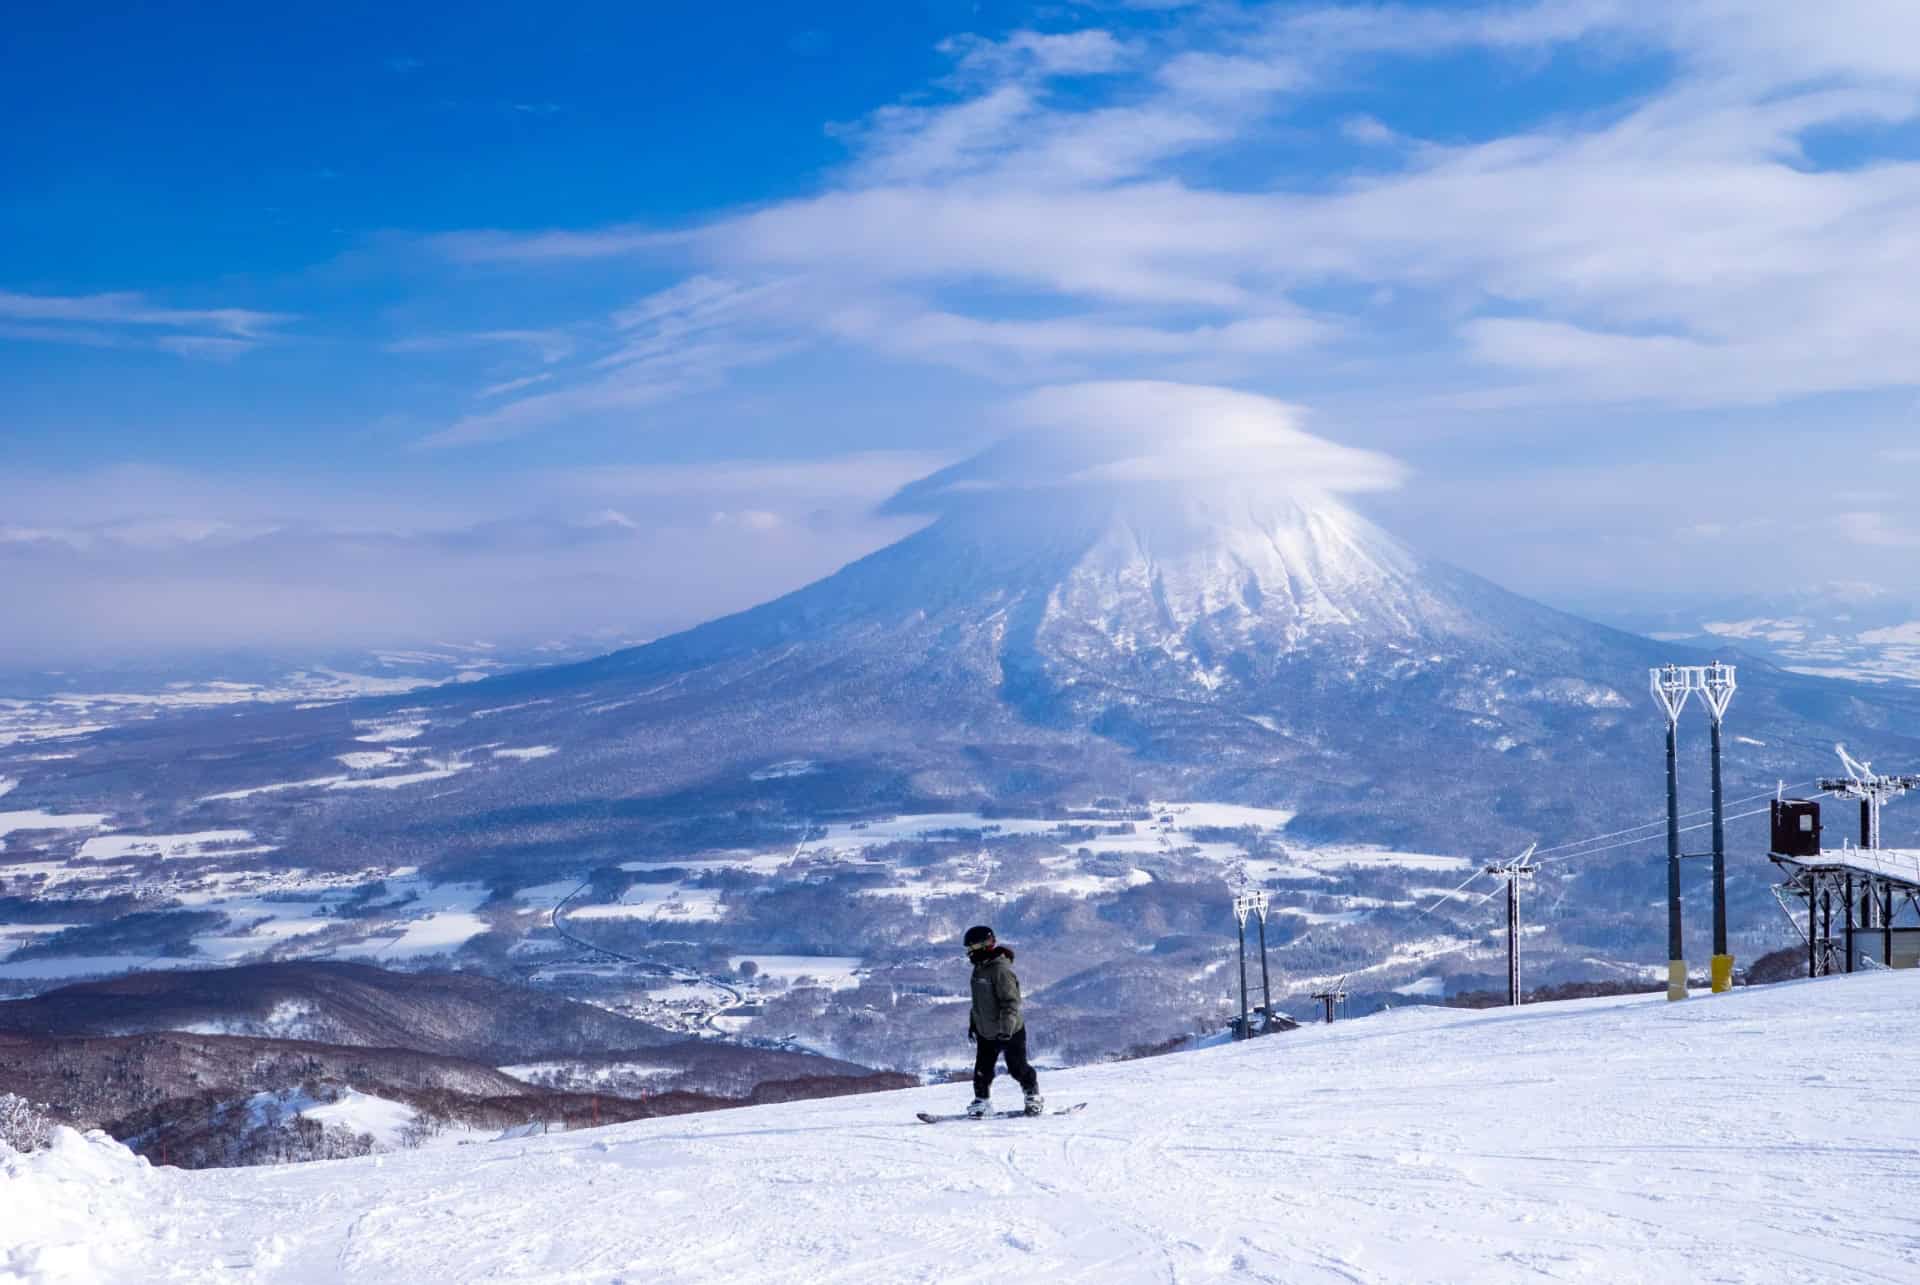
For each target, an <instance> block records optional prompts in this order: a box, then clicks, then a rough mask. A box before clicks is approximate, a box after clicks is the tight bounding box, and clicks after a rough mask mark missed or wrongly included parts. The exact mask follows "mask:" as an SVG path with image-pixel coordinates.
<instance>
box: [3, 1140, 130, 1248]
mask: <svg viewBox="0 0 1920 1285" xmlns="http://www.w3.org/2000/svg"><path fill="white" fill-rule="evenodd" d="M154 1185H155V1182H154V1173H153V1171H152V1169H151V1168H150V1167H149V1166H148V1164H147V1162H146V1161H145V1160H143V1159H141V1158H140V1157H139V1156H136V1155H134V1154H133V1152H131V1151H129V1150H127V1149H126V1148H125V1147H123V1146H121V1145H120V1144H119V1143H117V1142H115V1141H114V1140H113V1139H112V1138H110V1137H108V1136H107V1135H106V1134H104V1133H102V1132H100V1131H99V1130H95V1131H93V1132H91V1133H85V1134H82V1133H77V1132H75V1131H74V1130H72V1129H68V1128H61V1129H57V1130H55V1131H54V1136H53V1145H52V1146H50V1147H48V1148H47V1149H46V1150H44V1151H35V1152H31V1153H28V1154H26V1155H22V1154H20V1153H19V1152H17V1151H13V1150H12V1149H10V1148H8V1147H7V1146H6V1145H5V1144H4V1143H0V1281H6V1282H29V1281H31V1282H36V1283H37V1282H43V1281H44V1282H54V1281H76V1282H95V1281H106V1280H131V1279H135V1278H136V1276H135V1275H134V1274H129V1273H128V1271H127V1267H126V1264H127V1262H128V1260H129V1259H131V1258H132V1257H134V1256H135V1254H136V1253H137V1252H138V1251H139V1250H140V1249H141V1247H142V1246H143V1244H144V1243H145V1242H147V1241H149V1240H152V1239H154V1238H155V1231H156V1228H157V1227H158V1226H159V1225H160V1224H161V1220H159V1219H157V1218H156V1217H155V1216H154V1215H155V1213H156V1210H155V1209H154V1208H153V1205H154V1204H155V1199H154V1196H155V1193H154Z"/></svg>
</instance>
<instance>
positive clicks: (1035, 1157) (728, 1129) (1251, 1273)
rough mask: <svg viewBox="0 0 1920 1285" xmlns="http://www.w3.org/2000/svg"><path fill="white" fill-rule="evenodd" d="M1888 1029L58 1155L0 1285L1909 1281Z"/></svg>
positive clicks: (1914, 1124) (1597, 1009) (1228, 1050)
mask: <svg viewBox="0 0 1920 1285" xmlns="http://www.w3.org/2000/svg"><path fill="white" fill-rule="evenodd" d="M1917 1001H1920V973H1911V972H1907V973H1887V972H1879V973H1874V974H1870V975H1864V974H1863V975H1855V976H1852V977H1836V978H1822V979H1819V980H1816V981H1813V982H1801V983H1788V984H1784V985H1779V986H1773V987H1765V988H1755V989H1752V990H1741V991H1736V992H1734V993H1732V994H1729V995H1720V996H1706V995H1701V996H1697V997H1695V998H1694V999H1692V1000H1690V1001H1688V1002H1687V1003H1684V1004H1669V1003H1667V1002H1666V1001H1665V999H1664V998H1663V997H1661V996H1657V995H1656V996H1628V997H1621V998H1612V999H1602V1000H1583V1001H1577V1002H1573V1003H1564V1004H1541V1005H1535V1006H1531V1007H1529V1008H1526V1009H1521V1010H1509V1009H1494V1010H1487V1011H1481V1012H1466V1011H1460V1010H1452V1009H1440V1008H1432V1007H1419V1008H1407V1009H1396V1010H1394V1011H1392V1012H1390V1013H1385V1014H1380V1015H1378V1016H1374V1017H1369V1018H1364V1019H1360V1020H1354V1021H1343V1022H1338V1023H1335V1024H1334V1025H1332V1026H1322V1025H1315V1026H1309V1027H1306V1028H1303V1029H1301V1030H1300V1031H1297V1032H1295V1033H1293V1034H1290V1035H1284V1036H1275V1037H1272V1038H1268V1039H1262V1040H1255V1041H1253V1042H1251V1043H1247V1044H1227V1045H1216V1046H1214V1047H1210V1048H1203V1049H1199V1050H1196V1051H1194V1052H1190V1053H1179V1054H1173V1055H1170V1056H1166V1057H1160V1058H1152V1059H1147V1060H1143V1061H1137V1062H1127V1063H1119V1064H1112V1065H1106V1066H1099V1067H1091V1068H1086V1069H1082V1070H1077V1071H1064V1072H1049V1073H1044V1074H1043V1080H1044V1083H1043V1088H1044V1089H1045V1091H1046V1092H1047V1094H1048V1096H1049V1097H1050V1098H1051V1099H1052V1100H1053V1101H1054V1102H1055V1103H1057V1104H1064V1103H1070V1102H1078V1101H1083V1100H1084V1101H1086V1102H1088V1103H1090V1105H1089V1107H1088V1108H1087V1109H1086V1110H1085V1111H1083V1112H1081V1113H1080V1114H1078V1115H1075V1116H1072V1117H1066V1118H1049V1119H1045V1120H1038V1121H1034V1120H1009V1121H994V1122H989V1123H984V1124H973V1123H960V1124H951V1125H938V1126H934V1127H931V1128H929V1127H927V1126H924V1125H920V1124H917V1123H914V1121H913V1112H915V1111H924V1110H945V1111H951V1110H955V1109H958V1108H959V1107H960V1106H961V1105H962V1104H963V1103H964V1101H965V1099H966V1097H967V1095H968V1090H967V1089H966V1087H965V1086H964V1085H958V1084H950V1085H940V1086H935V1087H929V1088H922V1089H910V1090H906V1091H903V1092H899V1093H888V1094H874V1095H868V1096H859V1097H851V1098H837V1099H832V1100H828V1101H816V1102H797V1103H784V1104H780V1105H774V1106H764V1107H751V1108H745V1109H741V1110H734V1111H722V1112H714V1113H712V1114H707V1115H698V1116H674V1117H667V1118H662V1119H655V1120H645V1121H638V1122H635V1123H633V1124H627V1125H619V1126H613V1127H609V1128H605V1129H598V1130H584V1131H579V1132H575V1133H571V1134H553V1135H548V1136H527V1137H521V1138H515V1139H511V1140H507V1141H501V1142H496V1143H489V1144H485V1145H482V1146H477V1147H448V1148H443V1149H438V1150H428V1151H415V1152H405V1153H401V1154H395V1155H386V1156H378V1157H370V1158H368V1159H363V1160H348V1161H339V1162H328V1163H324V1164H311V1165H299V1166H293V1167H289V1168H283V1169H271V1170H262V1169H232V1170H217V1171H209V1172H204V1173H194V1174H174V1173H172V1172H163V1173H161V1174H158V1175H151V1176H149V1175H148V1174H147V1173H146V1171H145V1170H144V1169H143V1168H142V1167H141V1166H139V1164H138V1162H134V1161H132V1160H131V1157H127V1156H125V1153H124V1152H121V1151H119V1150H118V1149H117V1148H113V1147H112V1145H111V1144H105V1143H102V1142H98V1141H94V1142H89V1141H88V1140H86V1139H80V1138H79V1137H78V1135H69V1136H68V1137H66V1138H65V1139H63V1142H62V1144H61V1146H60V1147H59V1148H57V1149H56V1153H50V1154H54V1155H56V1156H57V1158H56V1159H51V1160H48V1161H44V1162H36V1160H35V1158H33V1157H27V1158H25V1160H24V1161H21V1162H10V1163H9V1166H8V1168H7V1170H6V1180H5V1183H4V1184H0V1211H4V1216H0V1265H4V1267H10V1268H13V1269H14V1272H15V1275H16V1276H19V1277H24V1278H25V1279H28V1280H36V1281H38V1280H73V1279H88V1278H97V1279H121V1280H158V1279H196V1280H197V1279H223V1278H233V1279H247V1280H256V1281H294V1282H309V1281H311V1282H332V1281H339V1280H380V1281H386V1280H404V1281H408V1282H412V1283H416V1285H428V1283H429V1282H439V1281H463V1282H464V1281H475V1280H514V1281H554V1282H558V1281H566V1282H582V1283H586V1282H595V1283H599V1285H608V1283H610V1282H613V1281H616V1280H636V1279H646V1280H672V1281H727V1282H760V1281H764V1282H775V1281H779V1282H785V1281H796V1280H814V1281H825V1280H836V1281H869V1280H872V1281H906V1280H916V1281H917V1280H931V1281H945V1280H947V1279H949V1278H951V1277H952V1276H953V1275H954V1273H955V1271H956V1264H960V1265H962V1266H961V1267H960V1268H959V1270H961V1271H962V1273H963V1274H964V1275H966V1276H967V1277H968V1278H970V1279H975V1278H977V1279H980V1280H1032V1281H1066V1280H1085V1281H1096V1280H1097V1281H1103V1282H1105V1281H1115V1282H1131V1281H1167V1280H1180V1281H1228V1280H1272V1281H1286V1282H1290V1283H1291V1282H1305V1283H1309V1285H1311V1283H1313V1282H1322V1281H1327V1282H1332V1281H1344V1282H1366V1283H1369V1285H1387V1283H1389V1282H1392V1283H1394V1285H1399V1283H1401V1282H1427V1281H1448V1282H1460V1281H1473V1282H1505V1281H1536V1280H1542V1279H1550V1280H1589V1281H1606V1282H1616V1281H1647V1282H1662V1283H1663V1285H1664V1283H1665V1282H1670V1281H1696V1280H1700V1281H1705V1280H1713V1281H1781V1280H1792V1281H1795V1282H1826V1281H1831V1282H1843V1281H1844V1282H1849V1283H1851V1282H1857V1281H1863V1280H1877V1281H1896V1280H1898V1281H1911V1280H1916V1279H1920V1231H1916V1230H1915V1227H1914V1224H1913V1220H1912V1217H1911V1212H1910V1211H1911V1210H1912V1209H1914V1208H1915V1207H1916V1206H1917V1205H1920V1111H1916V1110H1915V1109H1914V1105H1913V1092H1912V1087H1911V1086H1912V1056H1913V1050H1914V1049H1915V1048H1916V1047H1920V1002H1917ZM1042 1009H1043V1006H1041V1005H1039V1004H1038V1003H1036V1005H1035V1007H1034V1009H1033V1011H1032V1017H1033V1019H1034V1022H1035V1034H1036V1037H1037V1040H1038V1044H1037V1046H1036V1050H1035V1051H1036V1053H1037V1054H1038V1056H1039V1058H1040V1059H1041V1060H1043V1061H1044V1059H1045V1058H1046V1055H1047V1052H1048V1048H1047V1044H1046V1035H1047V1032H1046V1027H1045V1024H1044V1012H1043V1011H1042ZM1008 1092H1009V1090H1008V1089H1007V1088H1006V1087H1002V1089H1001V1092H1000V1094H999V1095H998V1096H1000V1097H1004V1096H1006V1095H1007V1093H1008ZM363 1105H364V1104H363ZM356 1109H360V1108H356ZM76 1148H78V1150H77V1151H76ZM36 1163H38V1165H39V1167H37V1168H36V1167H35V1166H36ZM21 1165H24V1166H25V1168H21V1167H20V1166H21ZM143 1183H144V1184H145V1185H144V1186H143V1185H142V1184H143ZM155 1184H158V1185H159V1187H160V1189H161V1192H163V1193H164V1197H165V1198H164V1199H161V1198H160V1197H159V1196H158V1195H156V1194H154V1192H153V1191H152V1188H153V1186H154V1185H155ZM16 1193H17V1194H16ZM15 1209H23V1210H26V1211H27V1216H26V1217H15V1216H14V1211H15ZM168 1228H179V1229H183V1230H180V1231H177V1232H169V1231H168V1230H167V1229H168ZM169 1236H172V1237H173V1239H171V1240H170V1239H169ZM136 1254H137V1257H133V1255H136ZM65 1255H73V1256H74V1257H72V1258H65V1257H63V1256H65ZM63 1263H71V1264H77V1266H71V1267H66V1268H63V1267H62V1264H63ZM59 1270H65V1271H67V1274H66V1275H58V1274H54V1273H55V1272H56V1271H59ZM30 1272H31V1273H38V1274H30ZM89 1273H91V1276H89ZM4 1279H6V1274H5V1271H4V1270H0V1280H4Z"/></svg>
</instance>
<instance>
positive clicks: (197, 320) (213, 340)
mask: <svg viewBox="0 0 1920 1285" xmlns="http://www.w3.org/2000/svg"><path fill="white" fill-rule="evenodd" d="M296 320H298V318H296V317H294V316H292V315H290V314H286V313H277V312H261V311H257V310H254V309H251V308H171V307H165V306H163V305H159V304H155V303H153V302H152V301H150V300H149V299H148V298H147V297H146V296H145V295H142V294H136V293H132V292H128V291H119V292H114V293H109V294H87V295H36V294H21V293H16V292H14V291H9V290H0V338H11V339H15V340H21V341H27V342H40V343H62V344H79V345H83V346H85V347H92V348H154V349H158V350H160V351H162V352H171V353H175V354H177V355H179V356H182V357H210V358H215V359H226V358H231V357H236V356H239V355H240V354H241V353H245V352H249V351H251V350H252V349H254V348H257V347H259V346H260V345H261V344H263V343H266V342H268V341H269V340H271V339H273V338H275V337H276V332H277V331H278V329H279V328H280V327H282V326H284V325H287V324H288V323H290V322H293V321H296Z"/></svg>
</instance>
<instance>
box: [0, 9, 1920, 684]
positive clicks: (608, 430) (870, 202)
mask: <svg viewBox="0 0 1920 1285" xmlns="http://www.w3.org/2000/svg"><path fill="white" fill-rule="evenodd" d="M10 19H11V20H12V21H13V22H14V24H15V29H14V30H12V31H10V35H9V41H8V42H7V45H6V47H5V50H4V52H3V53H0V113H4V119H6V120H7V121H8V122H10V124H11V126H12V127H10V128H7V129H5V130H0V172H4V173H5V174H6V175H7V176H8V179H7V197H8V199H7V200H6V201H5V202H0V446H3V447H4V452H5V456H4V458H5V464H6V467H5V469H4V470H3V471H0V593H5V594H6V595H7V597H8V599H9V601H11V602H13V603H15V604H19V605H24V607H25V608H26V610H25V611H23V612H22V613H21V618H23V619H26V620H29V621H30V622H31V623H30V624H28V625H27V626H26V627H24V628H17V629H15V630H14V631H13V632H12V633H11V634H10V635H9V638H8V639H7V641H6V642H5V643H4V645H0V653H5V654H8V655H11V656H13V657H15V658H22V657H25V658H32V657H37V656H48V655H62V654H69V653H70V652H71V651H73V649H75V648H109V649H114V648H117V649H138V648H141V647H147V646H152V647H162V646H165V647H179V646H198V645H207V646H214V645H220V646H227V645H235V644H242V643H263V644H270V645H287V644H290V643H294V642H335V641H339V642H354V641H365V642H373V641H381V642H390V641H400V640H404V639H408V638H415V637H431V636H435V635H439V634H447V633H459V634H466V635H474V634H477V635H484V636H516V637H525V636H529V635H539V634H542V633H562V632H572V631H576V630H581V629H589V628H599V627H608V628H617V629H623V630H629V631H641V632H646V631H652V630H656V629H663V628H669V627H672V626H674V625H677V624H684V623H688V622H690V621H692V620H694V619H698V618H700V617H702V616H704V615H707V614H710V613H712V612H714V611H718V610H722V609H725V608H728V607H732V606H739V605H744V604H746V603H748V602H751V601H753V600H756V599H758V598H760V597H764V596H766V595H768V594H771V593H773V592H777V591H778V590H780V589H783V588H786V587H790V586H791V585H794V584H797V583H799V582H801V581H803V580H805V579H807V578H810V577H811V576H813V575H816V574H819V573H821V572H823V571H825V570H828V569H831V568H832V567H833V566H835V565H838V564H839V563H841V562H843V561H845V560H847V559H848V558H851V557H853V556H856V555H858V554H859V553H860V552H863V551H865V550H866V549H869V548H872V547H874V546H875V545H877V544H878V543H880V542H882V541H884V540H885V539H887V538H890V537H892V536H894V535H897V534H899V532H900V531H901V530H902V529H903V528H902V526H901V524H900V520H898V519H881V518H877V517H875V516H874V514H873V510H874V508H875V506H876V505H877V503H878V502H879V501H880V500H882V499H884V497H885V496H886V495H887V494H889V493H890V492H891V491H892V490H893V489H894V488H895V487H897V486H898V485H900V484H901V483H903V482H905V481H908V480H910V479H912V478H914V477H917V476H920V475H922V474H924V473H926V472H928V471H931V470H932V469H933V468H937V467H939V466H940V465H942V464H944V463H946V462H949V461H951V460H953V459H955V458H957V457H958V456H960V455H961V454H963V453H965V452H967V451H970V450H973V449H976V448H978V447H979V446H980V445H981V444H983V443H984V442H986V441H989V440H991V439H992V438H994V437H995V436H996V435H997V434H998V433H1000V432H1001V431H1003V430H1004V429H1005V428H1006V427H1007V426H1008V425H1009V424H1010V423H1011V422H1012V419H1011V417H1010V412H1009V408H1010V407H1015V406H1018V405H1020V404H1022V399H1023V398H1025V397H1027V396H1029V395H1030V394H1033V393H1034V392H1035V391H1036V390H1041V389H1057V388H1060V387H1063V386H1065V387H1071V386H1072V385H1075V384H1078V383H1081V382H1085V381H1096V380H1109V379H1116V378H1126V379H1156V380H1169V381H1179V382H1183V383H1188V384H1194V385H1203V386H1216V387H1226V388H1232V389H1237V390H1242V391H1247V392H1254V393H1261V394H1265V395H1268V396H1271V397H1276V398H1279V399H1282V400H1284V401H1286V402H1288V403H1291V404H1294V405H1296V406H1298V407H1301V408H1302V413H1303V415H1304V417H1305V418H1304V422H1305V423H1306V425H1307V426H1308V427H1309V428H1310V429H1311V430H1312V431H1313V432H1315V433H1317V434H1320V435H1321V436H1324V437H1326V438H1330V439H1333V440H1334V441H1337V442H1340V443H1343V444H1346V445H1349V446H1354V447H1360V448H1365V449H1367V450H1370V451H1374V452H1377V453H1380V454H1384V455H1386V456H1390V457H1392V458H1393V459H1394V460H1396V461H1398V462H1399V464H1400V465H1401V466H1403V467H1402V468H1401V469H1400V470H1399V472H1398V474H1397V476H1402V477H1404V482H1403V483H1402V484H1400V485H1399V486H1398V488H1397V489H1394V490H1391V491H1387V492H1383V493H1379V494H1374V495H1369V496H1367V497H1366V499H1365V502H1364V505H1363V507H1365V508H1367V509H1368V511H1369V512H1371V513H1373V514H1374V515H1375V516H1377V517H1379V518H1380V519H1381V520H1383V521H1384V522H1385V523H1386V524H1387V525H1388V526H1390V527H1391V528H1392V529H1394V530H1396V531H1398V532H1399V533H1401V534H1402V535H1404V536H1406V537H1407V538H1408V539H1409V540H1410V541H1411V542H1413V543H1414V544H1416V545H1418V546H1419V547H1421V548H1424V549H1427V550H1430V551H1432V552H1434V553H1436V554H1438V555H1440V556H1443V557H1447V558H1450V559H1452V560H1454V561H1457V562H1460V563H1462V564H1464V565H1466V566H1469V567H1471V568H1473V569H1475V570H1479V571H1482V572H1483V573H1485V574H1488V575H1491V576H1493V577H1494V578H1496V579H1499V580H1502V581H1503V582H1506V583H1508V584H1510V585H1512V586H1513V587H1516V588H1519V589H1522V590H1524V591H1529V592H1534V593H1537V594H1540V595H1543V596H1546V597H1549V598H1557V599H1561V600H1571V599H1579V600H1582V601H1589V602H1590V601H1593V600H1595V598H1596V595H1598V596H1601V597H1604V595H1605V594H1606V593H1608V592H1613V591H1620V592H1625V591H1628V590H1631V589H1636V588H1644V587H1647V584H1648V581H1649V580H1650V579H1657V580H1658V581H1659V582H1660V583H1661V585H1662V586H1663V587H1667V588H1674V589H1680V590H1686V589H1689V588H1696V587H1697V588H1699V589H1701V590H1703V591H1704V590H1706V589H1708V588H1714V587H1721V586H1726V587H1734V588H1756V587H1765V586H1767V585H1769V584H1772V583H1777V582H1779V581H1780V580H1782V579H1795V578H1800V577H1806V578H1813V579H1819V578H1828V577H1832V576H1834V575H1835V574H1836V572H1835V568H1836V567H1840V568H1843V569H1844V570H1843V572H1842V573H1841V574H1842V578H1845V579H1849V580H1861V579H1865V580H1873V581H1878V582H1880V583H1883V584H1885V585H1887V586H1888V587H1889V588H1892V589H1895V590H1897V591H1900V592H1913V591H1915V590H1916V589H1920V570H1915V569H1912V568H1916V567H1920V559H1916V558H1915V556H1914V553H1915V551H1916V550H1920V516H1917V515H1916V512H1915V506H1914V505H1913V504H1912V501H1911V496H1912V493H1913V483H1914V482H1915V481H1916V480H1920V442H1916V440H1915V435H1914V431H1913V430H1914V423H1915V411H1916V405H1917V404H1916V388H1915V385H1916V384H1917V383H1920V361H1916V359H1915V357H1914V355H1913V336H1914V335H1915V334H1920V289H1916V286H1920V236H1916V234H1915V232H1914V229H1915V228H1916V227H1920V6H1915V5H1913V4H1911V3H1908V2H1907V0H1830V2H1828V3H1823V4H1820V5H1807V4H1804V3H1798V2H1789V0H1778V2H1773V0H1737V2H1736V0H1697V2H1696V3H1690V4H1687V5H1671V4H1666V3H1652V2H1640V3H1630V2H1628V0H1537V2H1535V3H1524V2H1523V3H1501V4H1486V5H1478V4H1466V3H1452V4H1439V3H1429V4H1400V5H1340V4H1317V3H1305V4H1269V5H1239V4H1226V3H1195V4H1178V3H1149V4H1123V3H1115V4H1060V3H1051V4H1045V5H1036V4H1013V3H1006V4H991V3H982V4H960V3H947V2H946V0H927V2H913V0H895V2H894V3H872V4H837V5H832V6H795V5H786V4H782V5H774V4H740V5H723V4H716V5H706V6H688V5H665V4H659V5H632V4H620V5H614V4H607V5H595V4H576V5H548V6H543V7H530V6H518V5H515V6H499V5H493V6H489V5H476V6H463V7H460V8H457V9H456V8H430V7H425V6H402V7H399V8H395V7H392V6H380V7H375V6H351V5H349V6H341V5H332V6H326V7H320V6H304V5H293V6H282V7H275V8H255V9H253V10H246V11H232V12H222V13H218V14H215V13H212V12H210V11H208V10H206V9H205V8H203V7H199V6H123V7H113V6H89V7H86V9H85V11H84V12H79V11H76V9H75V7H73V6H53V5H29V6H26V7H24V8H18V9H16V10H12V11H10ZM1789 485H1790V486H1791V488H1792V491H1793V494H1794V497H1795V498H1794V502H1793V503H1791V504H1782V503H1781V496H1782V494H1783V488H1785V487H1788V486H1789ZM1488 514H1497V515H1498V520H1494V521H1489V520H1488V519H1487V515H1488Z"/></svg>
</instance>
